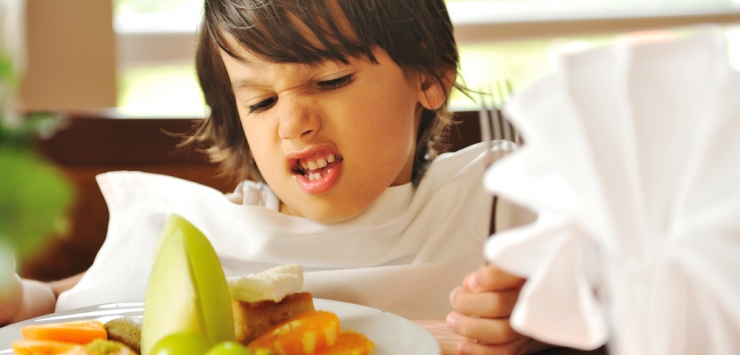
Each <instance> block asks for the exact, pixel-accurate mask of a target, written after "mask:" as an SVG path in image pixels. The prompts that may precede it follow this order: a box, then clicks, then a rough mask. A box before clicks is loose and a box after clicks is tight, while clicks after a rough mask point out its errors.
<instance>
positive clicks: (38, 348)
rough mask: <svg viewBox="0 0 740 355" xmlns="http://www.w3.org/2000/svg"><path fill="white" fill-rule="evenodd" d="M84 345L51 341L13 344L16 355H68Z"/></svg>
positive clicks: (20, 341) (27, 341) (19, 341)
mask: <svg viewBox="0 0 740 355" xmlns="http://www.w3.org/2000/svg"><path fill="white" fill-rule="evenodd" d="M77 348H80V349H81V348H82V345H79V344H72V343H64V342H60V341H49V340H18V341H14V342H13V354H16V355H55V354H66V353H69V352H70V351H72V350H75V349H77Z"/></svg>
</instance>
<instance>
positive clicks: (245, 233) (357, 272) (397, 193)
mask: <svg viewBox="0 0 740 355" xmlns="http://www.w3.org/2000/svg"><path fill="white" fill-rule="evenodd" d="M507 147H508V146H507V145H499V146H497V148H498V151H499V153H504V151H505V150H506V149H507ZM484 150H485V147H484V146H483V145H482V144H478V145H475V146H471V147H468V148H466V149H463V150H461V151H458V152H455V153H448V154H443V155H440V156H439V157H438V158H437V159H435V160H434V162H433V163H432V164H431V166H430V167H429V169H428V170H427V172H426V174H425V176H424V178H423V179H422V180H421V182H420V184H419V185H418V186H417V187H416V188H414V187H413V186H411V183H408V184H404V185H399V186H393V187H389V188H388V189H387V190H386V191H384V192H383V193H382V194H381V195H380V196H379V197H378V198H377V199H376V200H375V201H374V202H373V203H372V204H371V206H369V207H368V209H367V210H366V211H365V212H363V213H362V214H360V215H359V216H357V217H355V218H352V219H350V220H348V221H345V222H341V223H336V224H330V225H325V224H320V223H316V222H313V221H311V220H309V219H305V218H300V217H294V216H288V215H285V214H282V213H279V212H278V211H275V210H271V209H268V208H265V207H262V206H253V205H237V204H234V203H232V202H231V201H229V200H228V198H227V197H225V196H224V195H223V194H221V193H220V192H218V191H216V190H213V189H211V188H209V187H206V186H203V185H199V184H196V183H193V182H189V181H185V180H180V179H176V178H173V177H168V176H163V175H154V174H146V173H141V172H112V173H106V174H102V175H99V176H98V182H99V183H100V185H101V190H102V192H103V195H104V196H105V199H106V202H107V203H108V209H109V211H110V222H109V225H108V234H107V237H106V241H105V243H104V244H103V247H102V248H101V250H100V252H99V253H98V255H97V257H96V258H95V262H94V263H93V265H92V267H91V268H90V269H89V270H88V271H87V272H86V273H85V275H84V277H83V278H82V279H81V280H80V282H79V283H78V284H77V285H76V286H75V287H74V288H73V289H71V290H69V291H67V292H64V293H62V294H61V295H60V296H59V301H58V302H57V307H56V310H57V311H61V310H66V309H72V308H77V307H83V306H88V305H93V304H100V303H108V302H122V301H128V300H137V299H143V298H144V292H145V289H146V285H147V281H148V276H149V273H150V271H151V267H152V259H153V252H154V248H155V245H156V242H157V239H158V238H159V234H160V232H161V230H162V226H163V225H164V222H165V221H166V219H167V216H169V214H170V213H177V214H179V215H181V216H183V217H185V218H186V219H187V220H189V221H190V222H191V223H193V224H194V225H195V226H197V227H198V228H199V229H200V230H201V231H202V232H203V233H204V234H205V235H206V236H207V237H208V238H209V239H210V241H211V243H212V244H213V247H214V249H215V250H216V252H217V253H218V256H219V258H220V260H221V264H222V266H223V268H224V271H225V273H226V275H227V276H241V275H243V274H249V273H254V272H261V271H264V270H266V269H268V268H270V267H274V266H276V265H282V264H293V263H298V264H301V265H302V266H303V269H304V271H305V274H304V284H303V289H304V290H305V291H309V292H312V293H313V296H314V297H316V298H328V299H333V300H338V301H344V302H352V303H357V304H362V305H366V306H370V307H375V308H378V309H382V310H384V311H388V312H393V313H395V314H398V315H401V316H404V317H407V318H411V319H434V318H444V317H445V316H446V315H447V313H448V312H449V311H451V310H452V307H451V306H450V302H449V294H450V291H451V290H452V289H453V288H454V287H455V286H457V285H459V284H460V282H461V280H462V279H463V277H464V276H465V274H467V273H469V272H471V271H472V270H475V269H476V268H478V267H480V265H482V264H483V262H484V260H483V255H482V253H481V249H482V248H483V244H484V242H485V240H486V237H487V234H488V224H489V221H490V215H491V205H492V203H491V202H492V197H491V196H490V195H488V194H487V193H486V192H485V191H484V190H483V186H482V185H481V183H480V181H481V176H482V174H483V172H484V170H485V159H484V157H485V156H484V154H483V152H484ZM268 200H269V199H268Z"/></svg>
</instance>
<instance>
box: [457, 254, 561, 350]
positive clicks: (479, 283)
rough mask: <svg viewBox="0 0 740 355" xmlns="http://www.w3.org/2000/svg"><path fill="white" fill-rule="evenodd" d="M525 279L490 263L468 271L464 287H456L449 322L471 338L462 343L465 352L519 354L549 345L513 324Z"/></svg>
mask: <svg viewBox="0 0 740 355" xmlns="http://www.w3.org/2000/svg"><path fill="white" fill-rule="evenodd" d="M525 281H526V280H524V279H522V278H519V277H516V276H514V275H510V274H507V273H505V272H503V271H502V270H501V269H499V268H497V267H495V266H493V265H490V264H489V265H485V266H482V267H481V268H480V269H478V271H476V272H474V273H472V274H468V275H467V276H466V277H465V279H464V280H463V287H458V288H456V289H454V290H453V291H452V293H451V294H450V303H452V307H453V308H454V309H455V311H453V312H451V313H450V314H449V315H448V316H447V325H448V326H449V327H450V328H451V329H452V330H454V331H455V332H456V333H458V334H460V335H462V336H465V337H467V338H468V339H465V340H463V341H461V342H460V343H459V344H458V351H459V352H460V353H461V354H517V355H519V354H529V353H532V352H535V351H539V350H542V349H545V348H547V347H549V345H547V344H543V343H540V342H538V341H536V340H534V339H531V338H529V337H526V336H524V335H521V334H519V333H517V332H515V331H514V330H513V329H512V328H511V325H510V324H509V316H510V315H511V310H512V309H513V308H514V305H515V304H516V300H517V298H518V297H519V291H520V290H521V288H522V286H523V285H524V282H525Z"/></svg>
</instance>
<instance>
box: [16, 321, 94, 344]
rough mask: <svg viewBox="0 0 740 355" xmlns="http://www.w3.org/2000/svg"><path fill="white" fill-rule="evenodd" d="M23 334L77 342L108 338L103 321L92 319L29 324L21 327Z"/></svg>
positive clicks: (34, 338)
mask: <svg viewBox="0 0 740 355" xmlns="http://www.w3.org/2000/svg"><path fill="white" fill-rule="evenodd" d="M21 335H23V339H26V340H54V341H61V342H66V343H75V344H87V343H89V342H91V341H93V340H95V339H108V333H107V332H106V331H105V326H104V325H103V323H101V322H98V321H91V320H85V321H76V322H64V323H52V324H39V325H29V326H25V327H22V328H21Z"/></svg>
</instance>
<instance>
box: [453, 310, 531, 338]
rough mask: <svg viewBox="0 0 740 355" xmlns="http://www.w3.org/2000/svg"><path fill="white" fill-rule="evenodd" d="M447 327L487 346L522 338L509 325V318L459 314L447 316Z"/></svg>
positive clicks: (454, 313)
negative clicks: (475, 316)
mask: <svg viewBox="0 0 740 355" xmlns="http://www.w3.org/2000/svg"><path fill="white" fill-rule="evenodd" d="M446 322H447V326H448V327H450V329H452V330H453V331H454V332H455V333H457V334H460V335H462V336H464V337H466V338H470V339H474V340H476V341H477V342H480V343H486V344H505V343H510V342H512V341H514V340H516V339H519V338H521V337H522V335H520V334H519V333H517V332H515V331H514V329H512V328H511V325H509V318H503V319H488V318H472V317H468V316H466V315H464V314H462V313H459V312H451V313H450V314H448V315H447V320H446Z"/></svg>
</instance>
